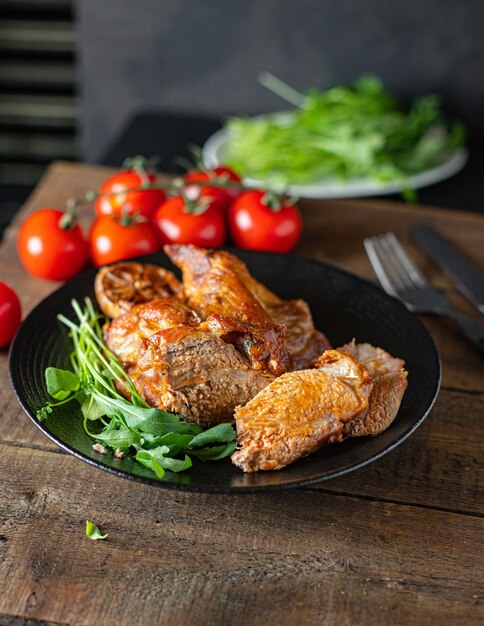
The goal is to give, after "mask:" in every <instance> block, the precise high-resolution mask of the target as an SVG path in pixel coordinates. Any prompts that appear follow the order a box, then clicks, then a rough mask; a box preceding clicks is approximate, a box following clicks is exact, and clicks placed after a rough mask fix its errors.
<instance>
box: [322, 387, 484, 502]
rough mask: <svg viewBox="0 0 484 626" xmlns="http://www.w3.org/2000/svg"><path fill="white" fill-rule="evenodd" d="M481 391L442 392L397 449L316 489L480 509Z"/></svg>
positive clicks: (483, 454)
mask: <svg viewBox="0 0 484 626" xmlns="http://www.w3.org/2000/svg"><path fill="white" fill-rule="evenodd" d="M483 415H484V395H473V394H466V393H457V392H450V391H446V390H444V391H442V392H441V394H440V396H439V398H438V400H437V403H436V405H435V407H434V409H433V410H432V413H431V415H430V416H429V417H428V418H427V419H426V420H425V421H424V423H423V424H422V425H421V426H420V427H419V428H418V430H417V431H416V432H415V433H413V435H412V436H411V437H410V438H409V439H408V440H407V441H406V442H404V443H403V444H401V445H400V446H399V447H398V448H397V449H396V450H394V451H392V452H390V453H389V454H387V455H385V456H384V457H383V458H381V459H378V460H377V461H375V462H374V463H371V464H370V465H368V466H366V467H363V468H361V469H360V470H358V471H356V472H352V473H351V474H348V475H346V476H343V477H341V478H337V479H335V480H331V481H328V482H324V483H320V484H319V485H318V486H317V487H315V488H317V489H321V490H324V491H331V492H334V493H348V494H352V495H360V496H367V497H371V498H375V499H382V500H388V501H393V502H401V503H407V504H419V505H425V506H432V507H442V508H445V509H451V510H455V511H469V512H472V511H474V512H477V513H479V512H483V510H484V496H483V485H484V472H483V470H484V464H483V459H484V443H483V442H484V422H483V420H482V416H483Z"/></svg>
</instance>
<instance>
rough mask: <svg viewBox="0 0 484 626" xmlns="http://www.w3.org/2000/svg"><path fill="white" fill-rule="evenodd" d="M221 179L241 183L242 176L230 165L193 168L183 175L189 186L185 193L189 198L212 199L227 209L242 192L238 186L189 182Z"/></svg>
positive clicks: (224, 209)
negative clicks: (208, 168)
mask: <svg viewBox="0 0 484 626" xmlns="http://www.w3.org/2000/svg"><path fill="white" fill-rule="evenodd" d="M217 178H218V179H220V180H221V181H230V182H232V183H237V184H238V183H240V182H241V178H240V176H238V175H237V174H236V173H235V172H234V171H233V170H232V169H230V167H225V166H220V167H216V168H215V169H214V170H208V171H204V170H192V171H191V172H188V173H187V174H185V176H184V177H183V180H184V181H185V183H187V186H186V188H185V193H186V195H187V197H188V198H189V200H193V201H196V200H198V199H204V198H208V199H211V200H212V202H213V204H215V205H216V206H218V208H220V209H221V210H222V211H227V210H228V208H229V206H230V204H231V202H232V200H233V199H234V198H236V197H237V196H238V194H239V192H240V190H239V189H238V188H237V187H222V186H220V187H217V186H215V185H214V186H212V185H204V186H203V187H202V186H200V187H199V186H198V185H189V184H188V183H205V182H209V181H210V180H213V179H217Z"/></svg>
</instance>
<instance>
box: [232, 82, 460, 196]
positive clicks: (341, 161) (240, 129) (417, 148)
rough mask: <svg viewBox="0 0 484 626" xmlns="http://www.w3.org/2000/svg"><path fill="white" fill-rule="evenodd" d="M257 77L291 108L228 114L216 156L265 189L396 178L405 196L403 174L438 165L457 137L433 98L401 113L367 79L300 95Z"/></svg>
mask: <svg viewBox="0 0 484 626" xmlns="http://www.w3.org/2000/svg"><path fill="white" fill-rule="evenodd" d="M259 80H260V82H261V83H262V84H263V85H264V86H265V87H267V88H269V89H270V90H271V91H273V92H275V93H277V94H278V95H279V96H281V97H282V98H283V99H285V100H286V101H287V102H290V103H291V104H292V105H295V106H296V107H297V108H296V109H294V110H292V111H288V112H285V113H282V114H281V113H279V114H268V115H264V116H260V117H256V118H249V117H233V118H231V119H229V120H228V121H227V124H226V126H227V128H228V131H229V136H230V140H229V144H228V147H227V152H226V154H225V155H224V156H225V158H224V161H225V162H227V164H228V165H230V166H231V167H233V168H234V169H235V170H236V171H237V172H239V173H240V174H241V175H243V176H245V177H249V178H257V179H260V180H263V181H264V182H265V183H266V184H267V186H268V187H273V188H275V189H284V188H287V187H288V186H289V185H294V184H308V183H313V182H315V181H318V180H321V179H324V178H336V179H340V180H342V181H347V180H349V179H353V178H369V179H371V180H375V181H380V182H382V183H384V182H389V181H395V182H398V183H400V184H401V185H402V186H403V188H404V190H405V192H406V194H407V197H410V196H411V190H410V189H409V188H408V184H407V180H408V177H409V176H411V175H412V174H416V173H418V172H421V171H423V170H426V169H427V168H430V167H435V166H438V165H440V164H442V163H444V162H445V161H446V160H447V159H448V158H449V156H450V155H451V154H452V153H453V151H454V150H455V148H456V147H457V146H459V145H461V144H462V143H463V140H464V134H465V133H464V129H463V126H462V125H461V124H459V123H453V124H450V123H448V122H447V121H446V120H445V119H444V116H443V114H442V111H441V107H440V102H439V100H438V98H437V97H436V96H433V95H429V96H423V97H420V98H418V99H417V100H415V101H414V103H413V105H412V106H411V108H410V110H409V111H407V112H405V111H404V110H402V109H401V108H400V106H399V104H398V103H397V101H396V100H395V98H393V97H392V96H391V95H390V94H389V93H388V92H386V91H385V90H384V88H383V85H382V83H381V82H380V81H379V80H378V79H377V78H376V77H374V76H364V77H362V78H360V79H359V80H358V81H357V82H356V83H355V84H354V85H353V86H351V87H348V86H342V85H338V86H335V87H332V88H330V89H327V90H325V91H316V90H310V91H308V92H307V94H305V95H304V94H301V93H299V92H297V91H296V90H295V89H293V88H292V87H289V85H286V84H285V83H283V82H282V81H281V80H279V79H278V78H276V77H275V76H272V75H271V74H269V73H268V72H264V73H263V74H261V76H260V78H259Z"/></svg>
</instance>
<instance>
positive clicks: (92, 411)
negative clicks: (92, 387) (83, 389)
mask: <svg viewBox="0 0 484 626" xmlns="http://www.w3.org/2000/svg"><path fill="white" fill-rule="evenodd" d="M81 412H82V414H83V415H84V417H85V418H86V419H88V420H92V421H94V420H98V419H99V418H101V417H103V415H106V407H105V405H103V404H101V403H100V402H99V401H98V400H95V399H94V398H93V396H92V395H88V396H86V397H85V399H84V401H83V402H82V404H81Z"/></svg>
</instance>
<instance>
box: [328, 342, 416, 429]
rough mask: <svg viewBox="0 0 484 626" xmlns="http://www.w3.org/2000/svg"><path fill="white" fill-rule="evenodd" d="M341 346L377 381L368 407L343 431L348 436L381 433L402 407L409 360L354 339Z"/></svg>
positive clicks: (374, 382) (373, 381) (374, 383)
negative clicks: (407, 361) (406, 362)
mask: <svg viewBox="0 0 484 626" xmlns="http://www.w3.org/2000/svg"><path fill="white" fill-rule="evenodd" d="M339 349H340V350H344V351H345V352H348V353H349V354H352V355H353V356H354V357H356V358H357V359H358V361H359V362H360V363H362V364H363V365H364V366H365V367H367V368H368V371H369V372H370V375H371V380H372V383H373V388H372V390H371V394H370V398H369V404H368V410H367V411H365V412H364V413H362V414H361V415H359V416H358V417H357V418H356V419H355V420H352V421H351V422H349V423H348V424H346V425H345V427H344V430H343V434H344V435H345V436H346V437H364V436H366V435H378V434H379V433H381V432H383V431H384V430H386V429H387V428H388V427H389V426H390V424H391V423H392V422H393V420H394V419H395V417H396V416H397V413H398V410H399V408H400V404H401V401H402V397H403V394H404V392H405V389H406V388H407V384H408V383H407V372H406V370H405V369H404V365H405V362H404V361H402V360H401V359H395V358H394V357H392V356H391V355H390V354H388V352H385V350H382V349H381V348H375V347H374V346H372V345H370V344H369V343H362V344H356V343H355V342H354V341H353V342H352V343H348V344H346V345H344V346H343V347H342V348H339Z"/></svg>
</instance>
